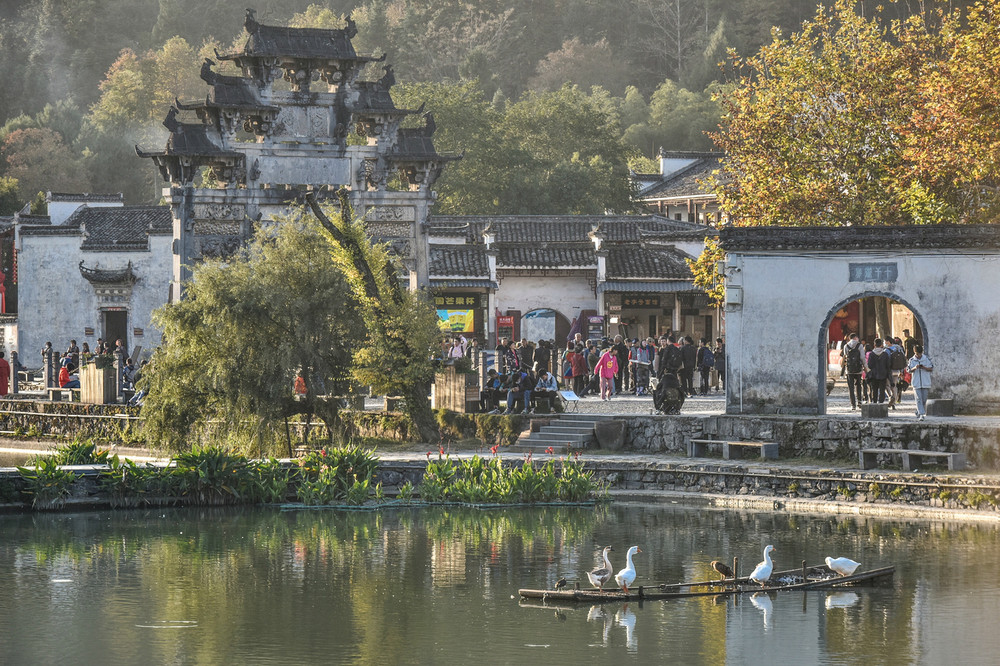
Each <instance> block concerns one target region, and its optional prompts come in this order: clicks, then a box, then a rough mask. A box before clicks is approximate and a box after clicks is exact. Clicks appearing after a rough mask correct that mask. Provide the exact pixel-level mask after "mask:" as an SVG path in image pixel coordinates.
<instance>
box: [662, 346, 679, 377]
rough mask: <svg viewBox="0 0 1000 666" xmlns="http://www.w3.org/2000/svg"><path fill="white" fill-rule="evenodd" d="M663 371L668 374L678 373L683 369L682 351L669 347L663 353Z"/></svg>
mask: <svg viewBox="0 0 1000 666" xmlns="http://www.w3.org/2000/svg"><path fill="white" fill-rule="evenodd" d="M660 368H661V370H663V371H666V372H677V371H678V370H680V369H681V350H680V349H678V348H677V347H675V346H673V345H669V344H668V345H667V347H666V349H665V350H664V352H663V363H662V364H661V365H660Z"/></svg>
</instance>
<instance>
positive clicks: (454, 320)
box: [437, 310, 476, 333]
mask: <svg viewBox="0 0 1000 666" xmlns="http://www.w3.org/2000/svg"><path fill="white" fill-rule="evenodd" d="M475 312H476V311H475V310H438V311H437V315H438V328H440V329H441V330H442V331H445V332H446V333H472V332H474V331H475V330H476V316H475Z"/></svg>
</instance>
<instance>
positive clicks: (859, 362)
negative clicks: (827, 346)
mask: <svg viewBox="0 0 1000 666" xmlns="http://www.w3.org/2000/svg"><path fill="white" fill-rule="evenodd" d="M840 357H841V364H842V365H844V366H845V367H846V368H847V389H848V392H849V393H850V394H851V409H857V408H858V404H859V403H860V402H861V400H862V394H861V373H863V372H864V371H865V370H866V367H865V354H864V347H862V346H861V341H860V340H858V334H857V333H851V337H850V339H849V340H848V341H847V344H846V345H844V348H843V349H842V350H841V351H840Z"/></svg>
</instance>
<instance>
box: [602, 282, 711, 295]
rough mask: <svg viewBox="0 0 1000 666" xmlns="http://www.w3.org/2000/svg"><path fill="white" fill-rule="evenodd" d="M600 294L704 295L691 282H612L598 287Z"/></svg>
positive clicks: (603, 283)
mask: <svg viewBox="0 0 1000 666" xmlns="http://www.w3.org/2000/svg"><path fill="white" fill-rule="evenodd" d="M597 291H598V292H599V293H608V292H613V293H638V294H663V293H692V294H694V293H698V294H700V293H704V292H702V290H701V288H700V287H696V286H694V282H691V281H690V280H655V281H654V280H642V281H639V280H612V281H609V282H602V283H600V284H599V285H597Z"/></svg>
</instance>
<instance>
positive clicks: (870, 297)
mask: <svg viewBox="0 0 1000 666" xmlns="http://www.w3.org/2000/svg"><path fill="white" fill-rule="evenodd" d="M906 331H909V334H910V336H911V337H913V338H914V339H915V340H916V341H917V342H918V343H919V344H922V345H924V347H925V349H926V348H928V335H927V326H926V324H925V323H924V319H923V317H921V316H920V313H919V312H917V310H916V309H915V308H914V307H913V306H912V305H911V304H910V303H908V302H907V301H906V300H904V299H902V298H900V297H899V296H898V295H896V294H893V293H890V292H880V291H866V292H863V293H861V294H857V295H855V296H852V297H850V298H848V299H846V300H843V301H841V302H839V303H837V305H835V306H834V307H833V308H832V309H831V310H830V311H829V312H828V313H827V315H826V318H825V320H824V321H823V325H822V326H821V327H820V332H819V368H818V377H817V384H818V389H817V394H818V405H819V413H820V414H826V413H827V412H828V407H829V404H828V403H829V402H830V401H831V399H832V400H833V401H835V402H838V403H839V402H841V401H842V400H841V399H846V400H847V405H848V406H849V405H850V399H849V397H847V396H848V392H847V391H848V389H847V382H846V377H845V376H843V374H842V368H841V365H840V349H841V348H842V346H843V345H844V343H845V342H846V340H847V338H848V336H849V335H850V334H851V333H857V334H858V336H859V338H860V339H861V340H862V341H863V342H865V343H867V346H868V347H870V346H871V345H872V344H873V343H874V340H875V338H882V339H883V340H884V339H886V338H895V337H898V338H900V339H903V338H905V337H906V336H905V332H906Z"/></svg>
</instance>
